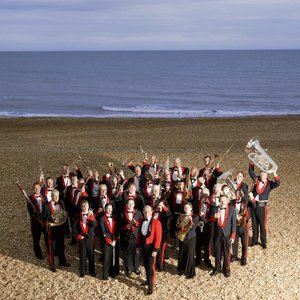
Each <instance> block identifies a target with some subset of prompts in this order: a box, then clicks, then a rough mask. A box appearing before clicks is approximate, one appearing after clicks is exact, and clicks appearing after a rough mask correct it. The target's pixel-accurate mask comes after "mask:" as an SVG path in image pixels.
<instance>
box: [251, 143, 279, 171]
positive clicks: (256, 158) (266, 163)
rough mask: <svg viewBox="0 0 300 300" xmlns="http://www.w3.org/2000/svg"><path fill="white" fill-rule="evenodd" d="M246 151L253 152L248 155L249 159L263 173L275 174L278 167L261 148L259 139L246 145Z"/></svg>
mask: <svg viewBox="0 0 300 300" xmlns="http://www.w3.org/2000/svg"><path fill="white" fill-rule="evenodd" d="M246 151H247V152H249V151H252V152H250V153H249V154H248V157H249V159H250V160H251V161H252V162H253V163H254V164H255V165H256V166H257V167H259V168H260V169H261V170H262V171H264V172H266V173H274V172H276V171H277V169H278V167H277V165H276V163H275V161H274V160H273V159H272V158H271V157H270V156H269V155H268V154H267V152H266V151H265V150H264V149H263V148H262V147H261V145H260V143H259V141H258V139H256V138H253V139H251V140H250V141H249V142H248V143H247V145H246Z"/></svg>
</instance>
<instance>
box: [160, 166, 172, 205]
mask: <svg viewBox="0 0 300 300" xmlns="http://www.w3.org/2000/svg"><path fill="white" fill-rule="evenodd" d="M160 185H161V187H162V196H163V197H164V198H165V199H168V197H169V195H170V193H171V171H170V170H169V169H166V170H164V172H163V176H162V180H161V182H160Z"/></svg>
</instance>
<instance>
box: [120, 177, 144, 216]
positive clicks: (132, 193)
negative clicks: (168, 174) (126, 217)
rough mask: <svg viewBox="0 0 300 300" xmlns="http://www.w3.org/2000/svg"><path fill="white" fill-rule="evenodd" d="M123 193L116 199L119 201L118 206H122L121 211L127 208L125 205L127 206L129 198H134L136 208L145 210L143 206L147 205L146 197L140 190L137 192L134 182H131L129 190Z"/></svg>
mask: <svg viewBox="0 0 300 300" xmlns="http://www.w3.org/2000/svg"><path fill="white" fill-rule="evenodd" d="M121 193H122V194H121V195H119V197H118V199H116V201H117V202H119V203H118V206H119V207H120V208H119V209H120V212H122V211H124V210H125V206H126V203H127V200H128V199H129V198H133V199H134V202H135V208H136V209H137V210H139V211H142V210H143V207H144V205H145V200H144V197H143V196H142V195H141V194H140V193H139V192H137V189H136V185H135V184H134V183H133V182H131V183H129V186H128V190H127V191H124V192H121Z"/></svg>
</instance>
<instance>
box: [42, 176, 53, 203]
mask: <svg viewBox="0 0 300 300" xmlns="http://www.w3.org/2000/svg"><path fill="white" fill-rule="evenodd" d="M53 191H54V181H53V179H52V178H51V177H47V178H46V185H45V186H43V187H42V188H41V194H43V195H44V196H45V197H46V198H47V201H48V202H50V201H51V200H52V192H53Z"/></svg>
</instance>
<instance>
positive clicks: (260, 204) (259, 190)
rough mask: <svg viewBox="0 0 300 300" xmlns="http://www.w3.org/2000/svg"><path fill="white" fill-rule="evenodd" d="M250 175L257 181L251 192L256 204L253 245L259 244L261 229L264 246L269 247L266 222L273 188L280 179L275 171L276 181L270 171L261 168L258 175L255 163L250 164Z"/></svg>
mask: <svg viewBox="0 0 300 300" xmlns="http://www.w3.org/2000/svg"><path fill="white" fill-rule="evenodd" d="M249 175H250V177H251V178H252V180H253V182H254V183H255V185H254V187H253V190H252V192H250V193H249V197H250V201H251V202H252V204H253V206H254V218H253V220H254V222H253V223H252V229H253V238H252V245H257V244H258V234H259V231H260V240H261V245H262V248H263V249H265V248H267V232H266V223H267V215H268V202H269V194H270V192H271V190H273V189H275V188H277V187H279V185H280V180H279V176H278V175H277V173H276V172H274V181H273V180H269V179H268V173H266V172H265V171H263V170H261V171H260V175H259V176H257V175H256V174H255V172H254V165H253V164H250V165H249Z"/></svg>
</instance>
